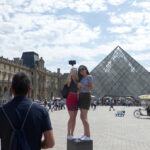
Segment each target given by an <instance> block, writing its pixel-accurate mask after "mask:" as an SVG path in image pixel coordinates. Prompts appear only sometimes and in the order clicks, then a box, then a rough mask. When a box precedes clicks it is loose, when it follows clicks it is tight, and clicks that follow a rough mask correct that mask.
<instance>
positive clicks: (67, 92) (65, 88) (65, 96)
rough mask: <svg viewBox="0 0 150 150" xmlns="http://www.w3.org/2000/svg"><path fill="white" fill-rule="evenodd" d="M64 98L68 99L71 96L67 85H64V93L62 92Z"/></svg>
mask: <svg viewBox="0 0 150 150" xmlns="http://www.w3.org/2000/svg"><path fill="white" fill-rule="evenodd" d="M61 94H62V97H63V98H67V97H68V94H69V87H68V86H67V84H65V85H64V87H63V89H62V91H61Z"/></svg>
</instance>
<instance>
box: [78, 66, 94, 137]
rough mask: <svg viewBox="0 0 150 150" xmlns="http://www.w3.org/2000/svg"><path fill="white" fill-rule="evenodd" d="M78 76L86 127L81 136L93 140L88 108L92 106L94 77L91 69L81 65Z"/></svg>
mask: <svg viewBox="0 0 150 150" xmlns="http://www.w3.org/2000/svg"><path fill="white" fill-rule="evenodd" d="M78 77H79V82H80V83H78V88H79V101H78V104H79V108H80V112H81V114H80V118H81V120H82V123H83V127H84V135H83V136H82V137H81V138H80V139H81V140H91V138H90V127H89V122H88V117H87V114H88V110H89V108H90V102H91V94H90V92H91V90H92V88H93V78H92V76H91V75H90V74H89V71H88V69H87V67H86V66H84V65H81V66H79V69H78Z"/></svg>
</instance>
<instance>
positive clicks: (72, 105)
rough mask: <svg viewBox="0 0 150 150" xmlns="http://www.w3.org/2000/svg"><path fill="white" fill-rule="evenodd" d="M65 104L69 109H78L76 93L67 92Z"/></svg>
mask: <svg viewBox="0 0 150 150" xmlns="http://www.w3.org/2000/svg"><path fill="white" fill-rule="evenodd" d="M66 106H67V108H68V110H69V111H76V110H78V99H77V93H71V92H70V93H69V95H68V97H67V101H66Z"/></svg>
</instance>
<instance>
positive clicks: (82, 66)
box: [78, 65, 90, 82]
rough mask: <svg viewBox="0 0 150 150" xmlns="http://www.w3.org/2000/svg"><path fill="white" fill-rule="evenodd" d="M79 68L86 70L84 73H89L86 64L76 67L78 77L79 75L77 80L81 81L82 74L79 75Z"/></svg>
mask: <svg viewBox="0 0 150 150" xmlns="http://www.w3.org/2000/svg"><path fill="white" fill-rule="evenodd" d="M81 68H84V69H85V70H86V73H87V74H88V75H89V74H90V73H89V71H88V69H87V67H86V66H84V65H80V66H79V68H78V77H79V82H80V81H81V79H82V78H83V76H82V75H81V73H80V69H81Z"/></svg>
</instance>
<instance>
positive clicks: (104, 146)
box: [50, 106, 150, 150]
mask: <svg viewBox="0 0 150 150" xmlns="http://www.w3.org/2000/svg"><path fill="white" fill-rule="evenodd" d="M108 109H109V107H107V106H100V107H97V109H96V110H95V111H93V110H90V111H89V121H90V127H91V137H92V139H93V150H149V148H150V118H148V117H144V119H137V118H135V117H134V116H133V111H134V110H135V109H137V107H121V106H119V107H115V109H116V110H122V109H125V111H126V115H125V116H124V117H115V115H114V114H115V111H108ZM50 116H51V120H52V124H53V129H54V135H55V141H56V144H55V147H54V148H53V149H52V150H66V149H67V148H66V142H67V140H66V135H67V120H68V114H67V111H66V110H62V111H56V112H52V113H51V112H50ZM82 134H83V128H82V124H81V121H80V118H79V113H78V117H77V124H76V129H75V137H80V136H81V135H82Z"/></svg>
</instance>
